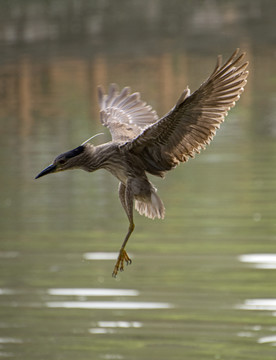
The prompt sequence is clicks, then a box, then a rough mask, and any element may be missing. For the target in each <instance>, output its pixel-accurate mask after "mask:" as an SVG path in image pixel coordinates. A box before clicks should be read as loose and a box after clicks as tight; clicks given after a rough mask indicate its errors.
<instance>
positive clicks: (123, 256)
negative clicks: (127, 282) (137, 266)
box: [112, 250, 132, 278]
mask: <svg viewBox="0 0 276 360" xmlns="http://www.w3.org/2000/svg"><path fill="white" fill-rule="evenodd" d="M124 262H125V263H126V264H127V265H130V264H131V263H132V260H131V259H130V257H129V256H128V254H127V252H126V251H125V250H123V251H120V253H119V256H118V259H117V261H116V264H115V266H114V270H113V273H112V277H114V278H115V277H116V276H117V274H118V271H119V270H120V271H124Z"/></svg>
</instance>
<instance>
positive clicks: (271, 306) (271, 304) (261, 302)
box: [237, 299, 276, 316]
mask: <svg viewBox="0 0 276 360" xmlns="http://www.w3.org/2000/svg"><path fill="white" fill-rule="evenodd" d="M237 308H238V309H243V310H266V311H276V299H251V300H245V302H244V303H243V304H241V305H238V306H237ZM275 316H276V314H275Z"/></svg>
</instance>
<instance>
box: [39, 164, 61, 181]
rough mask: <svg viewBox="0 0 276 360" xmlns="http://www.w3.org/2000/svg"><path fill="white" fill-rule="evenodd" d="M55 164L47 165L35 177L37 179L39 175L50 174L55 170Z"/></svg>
mask: <svg viewBox="0 0 276 360" xmlns="http://www.w3.org/2000/svg"><path fill="white" fill-rule="evenodd" d="M56 169H57V167H56V165H49V166H48V167H46V169H44V170H42V171H41V172H40V173H39V174H38V175H37V176H36V177H35V179H38V178H40V177H41V176H44V175H48V174H51V173H54V172H56Z"/></svg>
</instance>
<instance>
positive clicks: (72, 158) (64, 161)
mask: <svg viewBox="0 0 276 360" xmlns="http://www.w3.org/2000/svg"><path fill="white" fill-rule="evenodd" d="M93 152H94V146H93V145H91V144H82V145H80V146H78V147H77V148H75V149H73V150H70V151H67V152H65V153H63V154H60V155H58V156H57V157H56V158H55V160H54V161H53V163H52V164H51V165H49V166H48V167H46V168H45V169H44V170H42V171H41V172H40V173H39V174H38V175H37V176H36V179H38V178H40V177H41V176H44V175H48V174H53V173H56V172H59V171H64V170H69V169H83V170H87V171H91V170H89V168H88V167H87V161H86V160H87V158H88V157H89V155H91V154H93Z"/></svg>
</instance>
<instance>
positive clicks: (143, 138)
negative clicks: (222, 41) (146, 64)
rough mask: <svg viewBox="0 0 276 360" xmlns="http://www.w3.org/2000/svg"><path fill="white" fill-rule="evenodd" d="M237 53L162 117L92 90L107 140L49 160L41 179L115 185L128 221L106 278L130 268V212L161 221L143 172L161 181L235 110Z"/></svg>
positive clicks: (240, 72) (113, 90) (123, 95)
mask: <svg viewBox="0 0 276 360" xmlns="http://www.w3.org/2000/svg"><path fill="white" fill-rule="evenodd" d="M244 56H245V53H239V49H237V50H236V51H235V52H234V53H233V55H232V56H231V57H230V58H229V60H227V61H226V62H225V63H224V64H222V58H221V56H218V59H217V64H216V66H215V69H214V71H213V72H212V74H211V75H210V76H209V77H208V78H207V80H206V81H205V82H204V83H203V84H202V85H201V86H200V87H199V88H198V89H197V90H196V91H195V92H193V93H192V94H191V93H190V89H189V88H188V87H187V88H186V89H185V90H184V91H183V93H182V94H181V96H180V98H179V99H178V101H177V102H176V105H175V106H174V107H173V108H172V109H171V110H170V111H169V112H168V113H167V114H166V115H165V116H163V117H161V118H159V117H158V116H157V114H156V112H155V111H154V110H153V109H152V108H151V106H149V105H147V104H146V103H145V102H143V101H142V100H141V99H140V94H139V93H137V92H136V93H131V90H130V88H129V87H125V88H123V90H122V91H121V92H120V91H119V90H118V87H117V85H116V84H111V85H110V87H109V91H108V94H104V91H103V89H102V88H101V87H98V97H99V105H100V119H101V123H102V124H103V125H104V126H106V127H107V128H108V129H109V131H110V133H111V137H112V140H111V141H110V142H107V143H104V144H101V145H98V146H94V145H92V144H90V143H89V142H88V141H89V140H90V139H88V140H87V141H85V142H84V143H83V144H81V145H80V146H78V147H77V148H75V149H73V150H70V151H67V152H65V153H63V154H61V155H59V156H57V157H56V158H55V160H54V161H53V163H52V164H51V165H50V166H48V167H47V168H46V169H44V170H43V171H42V172H40V173H39V174H38V175H37V176H36V179H37V178H40V177H41V176H44V175H47V174H51V173H56V172H59V171H64V170H69V169H83V170H85V171H88V172H93V171H95V170H98V169H106V170H107V171H109V172H110V173H111V174H112V175H114V176H115V177H116V178H117V179H118V180H119V198H120V201H121V203H122V206H123V208H124V210H125V212H126V215H127V217H128V221H129V227H128V231H127V233H126V235H125V238H124V241H123V243H122V246H121V248H120V251H119V254H118V258H117V261H116V264H115V267H114V270H113V273H112V275H113V276H114V277H116V275H117V273H118V271H119V270H120V271H123V270H124V264H125V263H126V264H130V263H131V259H130V258H129V256H128V254H127V252H126V250H125V248H126V245H127V242H128V239H129V237H130V235H131V233H132V232H133V230H134V221H133V207H134V206H135V209H136V210H137V211H138V212H139V213H140V215H145V216H146V217H148V218H150V219H154V218H161V219H163V218H164V216H165V207H164V204H163V202H162V200H161V199H160V197H159V196H158V195H157V190H156V188H155V187H154V185H153V184H152V183H151V182H150V181H149V179H148V177H147V173H149V174H152V175H156V176H159V177H164V175H165V173H166V172H167V171H169V170H172V169H174V168H175V167H176V166H177V165H178V164H179V163H181V162H186V161H188V159H189V158H193V157H194V155H195V154H196V153H199V152H200V151H201V150H202V149H205V146H206V145H207V144H209V143H210V141H211V140H212V139H213V137H214V135H215V133H216V130H217V129H218V128H219V127H220V124H221V123H222V122H223V121H224V118H225V116H226V115H227V112H228V110H230V109H231V108H232V107H233V106H235V102H236V101H237V100H238V99H239V98H240V94H241V93H242V92H243V90H244V86H245V85H246V78H247V76H248V71H246V68H247V66H248V62H244V61H243V59H244Z"/></svg>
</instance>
